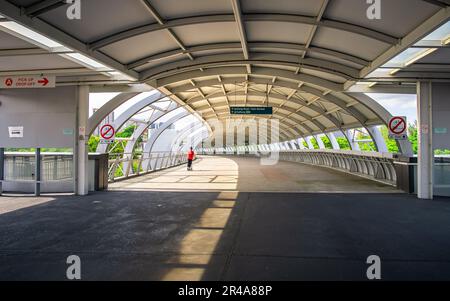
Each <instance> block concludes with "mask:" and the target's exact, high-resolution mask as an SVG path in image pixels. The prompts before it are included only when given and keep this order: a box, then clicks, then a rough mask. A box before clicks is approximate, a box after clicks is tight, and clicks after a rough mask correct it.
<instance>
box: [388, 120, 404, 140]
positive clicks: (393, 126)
mask: <svg viewBox="0 0 450 301" xmlns="http://www.w3.org/2000/svg"><path fill="white" fill-rule="evenodd" d="M388 128H389V138H391V139H397V140H404V139H406V138H408V133H407V131H408V124H407V122H406V117H404V116H395V117H392V118H391V119H390V120H389V125H388Z"/></svg>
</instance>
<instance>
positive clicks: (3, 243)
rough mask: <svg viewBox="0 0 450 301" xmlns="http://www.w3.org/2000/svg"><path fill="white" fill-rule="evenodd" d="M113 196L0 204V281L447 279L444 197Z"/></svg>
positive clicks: (125, 192)
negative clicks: (373, 263)
mask: <svg viewBox="0 0 450 301" xmlns="http://www.w3.org/2000/svg"><path fill="white" fill-rule="evenodd" d="M205 162H206V161H205ZM211 162H212V161H211ZM219 162H225V161H217V163H219ZM238 163H239V164H238ZM238 163H237V165H238V166H243V165H240V164H246V163H245V162H238ZM205 164H206V163H205ZM200 166H201V165H200V164H198V165H197V166H196V168H197V171H199V170H198V168H199V167H200ZM172 172H174V173H183V172H184V171H182V169H175V170H168V171H166V175H167V174H170V173H172ZM257 172H258V171H257ZM194 173H195V172H194ZM161 176H162V175H161ZM224 176H225V175H224ZM228 176H230V175H228ZM277 177H278V175H277ZM168 178H170V177H168ZM269 178H271V177H269ZM135 180H136V179H135ZM164 183H166V182H164ZM208 183H210V182H206V184H205V183H203V184H200V185H206V186H205V187H207V185H208ZM200 187H202V186H200ZM238 187H239V184H238ZM269 187H270V186H269ZM272 188H273V187H272ZM121 189H122V190H121V191H111V192H101V193H93V194H91V195H89V196H87V197H76V196H48V197H41V198H34V197H0V280H64V279H65V277H66V269H67V267H68V265H67V264H66V259H67V257H68V256H69V255H78V256H79V257H80V258H81V266H82V279H83V280H365V279H366V269H367V267H368V265H367V264H366V259H367V257H368V256H369V255H378V256H380V258H381V261H382V278H383V279H385V280H450V218H449V216H450V199H448V198H438V199H436V200H434V201H421V200H417V199H416V198H415V197H414V196H410V195H405V194H400V193H394V194H390V193H379V194H376V193H371V194H362V193H360V194H356V193H351V194H348V193H339V194H336V193H296V192H289V193H279V192H242V191H233V190H235V189H236V188H233V189H229V190H224V191H221V192H219V191H209V192H194V191H178V192H177V191H173V192H168V191H150V190H142V191H136V190H133V189H125V188H124V187H122V188H121ZM283 189H285V187H283Z"/></svg>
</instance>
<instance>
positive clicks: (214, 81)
mask: <svg viewBox="0 0 450 301" xmlns="http://www.w3.org/2000/svg"><path fill="white" fill-rule="evenodd" d="M375 2H377V1H375ZM449 6H450V2H449V1H448V0H396V1H381V4H380V6H378V3H376V4H368V3H367V1H365V0H305V1H295V0H279V1H268V0H183V1H179V0H140V1H108V0H89V1H87V0H86V1H84V0H81V1H74V3H67V1H63V0H40V1H38V0H7V1H1V3H0V194H5V195H6V196H5V197H2V198H1V199H0V226H1V227H0V229H8V231H9V230H10V231H12V232H16V233H21V235H22V234H23V235H24V236H23V237H32V236H33V235H34V234H36V235H38V236H39V235H42V236H41V237H40V240H41V241H43V242H47V243H48V245H46V247H45V248H44V249H45V250H44V254H43V255H42V257H41V258H37V257H35V256H39V255H30V254H24V253H22V254H16V252H14V250H18V249H21V250H28V251H27V252H31V253H32V251H36V250H42V248H41V247H42V245H40V244H39V243H37V242H35V241H34V240H33V239H31V240H26V241H25V240H24V241H21V240H19V241H16V240H14V239H9V238H8V239H6V238H5V239H4V240H3V239H1V240H0V241H1V244H0V252H6V253H8V254H10V255H11V256H13V257H14V258H15V259H16V260H3V261H4V262H2V264H1V265H0V266H2V267H5V269H6V270H8V271H11V270H14V271H15V272H14V273H6V274H4V273H0V275H2V276H0V278H1V277H3V275H7V276H6V277H8V275H9V276H11V277H12V278H17V279H20V278H21V277H23V275H25V274H24V271H25V270H26V269H27V268H29V267H30V266H29V265H31V266H32V265H33V262H36V261H39V262H42V263H43V264H44V265H47V264H48V265H49V266H51V268H50V269H49V273H48V277H49V278H51V279H55V278H58V276H57V275H58V267H57V266H55V265H54V263H53V262H52V259H51V258H50V255H49V254H51V253H52V252H54V251H55V250H62V249H64V252H65V251H70V250H75V249H76V250H82V251H83V252H86V253H88V254H90V255H87V257H88V261H89V266H92V267H94V266H100V267H102V268H101V269H99V271H94V270H93V269H92V270H90V271H89V272H88V273H89V277H91V279H104V277H103V276H104V275H105V273H106V274H108V273H109V272H111V270H109V267H108V266H107V265H106V264H104V263H102V259H101V258H99V257H100V256H99V255H98V254H100V253H102V252H105V250H112V251H111V253H110V254H109V255H110V256H112V258H113V259H112V261H113V262H114V263H115V264H114V265H113V266H112V269H113V270H114V272H113V273H112V274H111V273H109V275H115V276H112V278H113V279H157V280H169V279H193V280H195V279H197V280H201V279H203V280H210V279H243V280H245V279H253V280H255V279H256V280H259V279H280V278H283V277H286V279H311V277H309V276H311V275H314V276H313V277H312V278H314V279H316V278H317V279H358V280H360V278H361V277H360V275H365V273H363V274H361V273H359V268H361V266H362V265H364V264H365V261H363V260H362V259H361V258H363V257H364V256H366V254H367V255H370V254H369V253H370V252H373V253H374V254H378V253H380V254H381V253H382V254H381V255H384V256H385V257H386V258H389V259H392V260H391V262H393V263H392V265H391V266H389V267H388V268H387V271H388V275H389V277H390V279H405V277H406V275H407V274H408V273H407V272H406V271H407V270H408V269H410V268H411V266H409V265H408V262H417V261H420V262H422V261H423V262H427V263H426V264H424V265H422V266H416V267H414V268H415V269H417V274H416V275H419V277H418V278H420V279H426V278H427V277H428V276H429V277H431V278H433V277H435V278H437V279H449V278H448V277H449V274H448V273H435V272H434V267H435V266H434V265H438V264H441V263H445V264H447V263H448V260H450V258H448V254H446V253H445V252H444V251H443V250H445V249H446V250H448V246H449V244H450V242H449V240H448V235H447V234H448V231H449V229H450V228H449V226H450V225H449V223H448V218H447V219H446V218H444V215H445V214H444V213H445V212H447V211H448V206H447V202H446V201H447V200H448V199H447V198H448V197H449V196H450V160H449V158H448V157H447V156H445V155H443V156H442V155H437V153H435V152H436V151H437V150H443V152H444V153H445V150H449V149H450V131H449V129H450V120H449V118H448V116H450V115H449V114H450V103H449V101H448V95H450V85H449V82H450V76H449V74H450V49H449V45H450V8H449ZM375 94H390V95H399V96H400V95H405V94H407V95H416V96H417V119H418V120H417V124H416V127H417V137H412V136H413V135H411V137H410V139H408V138H407V137H406V136H404V137H400V136H397V137H395V138H396V139H389V138H388V135H387V128H389V126H390V123H391V120H392V118H393V117H394V116H393V114H392V113H391V112H389V111H388V110H387V108H386V107H384V106H383V105H382V104H381V103H380V102H378V101H377V100H375V98H376V97H375V96H376V95H375ZM236 110H238V111H239V110H240V113H238V114H236ZM399 117H403V116H402V115H400V116H399ZM403 126H404V127H405V128H407V123H406V122H405V123H404V125H403ZM391 128H392V127H391ZM414 139H416V140H417V143H416V142H414V143H416V144H414V145H417V148H416V147H415V146H414V147H413V145H412V144H411V141H415V140H414ZM190 147H193V148H194V150H195V151H196V153H197V160H196V161H195V162H194V170H193V171H192V172H188V171H186V170H185V166H184V164H185V163H186V155H185V154H186V152H187V150H188V149H189V148H190ZM102 190H103V191H102ZM17 193H20V194H24V195H23V196H17V195H16V194H17ZM48 193H50V195H47V194H48ZM54 193H64V194H67V193H69V194H70V195H55V194H54ZM30 194H35V195H36V196H39V195H41V194H42V195H45V196H43V197H32V196H31V195H30ZM72 194H73V195H72ZM417 198H419V199H421V200H417ZM432 199H436V200H439V201H441V200H442V201H443V202H432V201H430V200H432ZM73 200H76V202H72V201H73ZM259 201H260V202H259ZM88 208H90V209H92V208H94V209H93V211H92V212H91V213H90V214H88V215H87V216H83V217H81V216H80V214H79V212H87V211H89V210H90V209H88ZM180 208H184V209H185V210H186V211H185V213H182V212H180ZM422 209H425V210H428V211H427V212H429V214H428V215H426V216H422V215H421V212H422V211H421V210H422ZM111 216H114V217H113V218H111ZM380 216H381V219H382V220H378V218H380ZM20 217H32V218H30V219H29V220H24V219H20V221H18V222H17V223H14V222H13V221H15V220H16V219H18V218H20ZM127 217H130V218H129V219H128V218H127ZM285 217H286V219H285ZM71 218H74V219H79V220H80V221H82V224H83V225H82V226H80V225H79V223H76V225H74V224H70V223H69V224H67V223H64V220H67V219H71ZM416 219H417V220H416ZM49 220H50V221H51V222H52V225H54V224H63V226H62V227H61V228H60V229H62V230H61V231H62V232H64V233H66V234H68V237H67V241H66V240H64V241H62V242H61V243H59V242H55V241H54V240H52V237H53V236H52V235H60V234H61V232H58V231H59V230H60V229H59V228H58V229H56V228H54V227H53V226H52V225H50V224H49V223H48V221H49ZM244 220H247V221H248V222H245V221H244ZM367 221H371V222H373V223H374V225H376V226H374V227H372V228H371V226H369V225H368V224H367ZM298 223H299V224H298ZM3 225H4V227H3ZM31 225H36V228H35V229H38V230H39V231H40V232H39V233H34V234H33V232H34V230H33V231H31V232H27V230H26V229H29V227H31ZM111 225H118V227H113V228H114V229H112V228H111ZM298 225H301V227H300V228H302V229H299V228H297V226H298ZM404 225H408V229H407V230H405V228H404ZM78 226H80V227H81V228H82V229H83V231H84V232H83V233H84V234H86V236H85V237H86V244H84V242H82V241H80V240H77V239H75V241H76V242H74V243H73V244H72V243H71V242H70V241H69V239H71V238H74V236H72V235H74V234H73V233H74V229H75V228H77V227H78ZM91 226H92V227H91ZM5 227H6V228H5ZM94 228H95V229H96V230H93V229H94ZM374 228H376V229H374ZM260 229H264V230H265V231H267V233H270V237H271V238H270V239H269V238H268V237H267V236H265V235H263V234H261V231H260ZM275 229H277V230H275ZM303 229H310V230H311V231H307V230H303ZM431 229H434V230H436V229H438V230H436V231H434V232H433V231H431ZM38 230H36V231H38ZM303 231H306V232H303ZM366 232H369V233H370V234H371V235H373V237H372V238H373V240H371V241H368V240H366V238H365V237H367V235H366V234H367V233H366ZM6 233H7V232H2V231H0V237H2V236H5V237H6V236H7V235H6ZM48 233H50V236H46V235H47V234H48ZM143 233H146V234H148V235H143ZM288 233H293V235H294V236H295V237H296V238H298V239H297V240H295V241H294V242H293V241H292V240H290V239H289V235H288ZM306 233H307V234H308V235H306ZM386 233H391V234H392V235H391V234H386ZM417 233H418V234H417ZM416 234H417V235H418V236H420V237H416V236H415V235H416ZM51 236H52V237H51ZM99 236H102V237H105V239H104V240H102V241H97V238H98V237H99ZM429 236H432V237H433V239H432V243H430V244H429V245H427V246H423V245H419V243H416V242H418V241H420V240H421V239H425V238H426V237H429ZM111 237H115V238H117V241H115V240H114V239H113V238H111ZM252 237H253V238H252ZM110 238H111V239H110ZM372 238H371V239H372ZM397 238H398V239H399V240H398V245H397V246H396V247H398V248H396V247H395V246H392V245H390V242H392V241H397V240H396V239H397ZM266 240H267V241H266ZM311 241H314V242H315V243H314V245H310V244H308V242H311ZM276 245H277V246H278V245H279V246H280V249H279V250H278V251H277V250H275V246H276ZM309 246H311V247H309ZM121 248H124V250H125V251H124V252H123V253H121V251H120V249H121ZM144 250H149V251H148V252H147V251H144ZM406 251H409V253H408V252H406ZM27 252H25V253H27ZM376 252H378V253H376ZM402 252H403V253H402ZM136 253H139V254H140V255H139V256H138V257H139V259H138V260H137V261H136V262H134V263H135V268H137V269H139V272H137V273H134V272H132V273H131V272H130V273H128V272H127V269H126V268H125V265H126V263H127V262H128V261H127V256H133V254H136ZM142 254H143V255H142ZM147 256H148V257H147ZM366 257H367V256H366ZM0 258H1V257H0ZM146 258H151V260H150V261H148V260H146ZM268 258H272V259H273V260H272V259H271V260H269V259H268ZM323 258H331V261H330V262H328V261H326V260H323ZM37 259H39V260H37ZM247 259H249V260H248V261H247ZM360 259H361V262H359V261H360ZM265 260H268V261H267V265H266V266H265V268H264V269H261V268H260V267H261V264H262V265H264V264H263V263H264V262H265ZM364 260H365V259H364ZM21 261H22V262H24V264H23V266H21V267H20V268H17V265H16V263H17V262H21ZM314 262H315V263H319V265H314V264H312V263H314ZM347 264H349V265H347ZM447 265H448V264H447ZM239 266H241V267H244V268H243V269H242V271H243V272H242V273H240V268H239ZM290 266H295V267H297V268H299V269H297V270H303V271H309V272H311V273H306V274H304V273H297V272H295V271H293V270H292V269H290ZM317 266H320V267H323V268H324V269H325V270H326V271H327V272H326V275H328V276H327V277H322V276H323V275H321V274H320V273H319V272H318V271H319V270H320V269H317ZM344 266H346V268H344ZM143 267H144V268H143ZM347 267H348V269H347ZM16 268H17V269H16ZM341 268H342V271H344V272H336V271H338V270H341ZM0 269H2V268H0ZM102 269H103V271H104V272H105V273H103V272H102ZM141 269H142V270H141ZM146 269H147V270H148V271H153V272H154V273H153V274H152V276H151V277H150V276H149V273H147V272H146ZM447 270H448V269H447ZM117 271H120V273H118V274H117V273H116V272H117ZM261 271H265V272H264V273H262V272H261ZM355 271H356V272H355ZM114 273H116V274H114ZM317 273H319V274H317ZM255 275H260V276H261V277H262V278H258V277H257V276H255ZM283 275H284V276H283ZM308 277H309V278H308ZM406 278H407V277H406ZM283 279H284V278H283Z"/></svg>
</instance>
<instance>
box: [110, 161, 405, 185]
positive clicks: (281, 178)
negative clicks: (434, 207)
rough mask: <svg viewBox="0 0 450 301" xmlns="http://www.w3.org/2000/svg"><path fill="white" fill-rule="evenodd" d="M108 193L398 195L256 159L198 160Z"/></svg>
mask: <svg viewBox="0 0 450 301" xmlns="http://www.w3.org/2000/svg"><path fill="white" fill-rule="evenodd" d="M110 189H111V190H124V189H125V190H133V191H199V190H201V191H241V192H347V193H352V192H389V193H392V192H398V191H397V190H396V189H394V188H393V187H391V186H388V185H384V184H381V183H378V182H375V181H372V180H368V179H365V178H361V177H358V176H354V175H350V174H346V173H342V172H340V171H336V170H332V169H329V168H324V167H315V166H310V165H307V164H299V163H292V162H283V161H280V162H278V163H277V164H276V165H272V166H264V165H261V164H260V160H259V159H256V158H239V157H207V156H206V157H200V160H198V161H196V162H195V163H194V170H193V171H187V170H186V167H185V166H182V167H177V168H172V169H170V170H166V171H160V172H156V173H152V174H148V175H146V176H141V177H139V178H133V179H129V180H126V181H121V182H117V183H114V184H112V185H110Z"/></svg>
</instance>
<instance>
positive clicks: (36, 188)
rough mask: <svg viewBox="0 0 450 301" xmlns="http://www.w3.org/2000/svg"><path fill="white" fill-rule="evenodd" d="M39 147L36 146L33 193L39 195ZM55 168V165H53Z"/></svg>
mask: <svg viewBox="0 0 450 301" xmlns="http://www.w3.org/2000/svg"><path fill="white" fill-rule="evenodd" d="M41 161H42V160H41V149H40V148H36V153H35V166H34V195H35V196H40V195H41ZM54 168H56V166H55V167H54Z"/></svg>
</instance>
